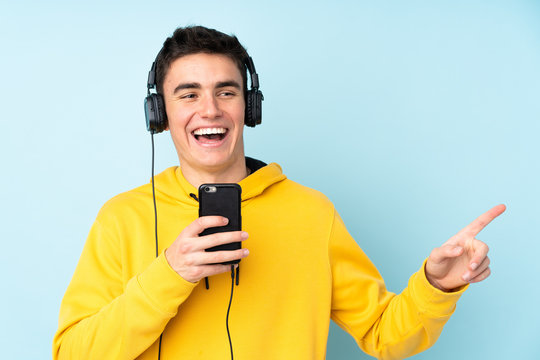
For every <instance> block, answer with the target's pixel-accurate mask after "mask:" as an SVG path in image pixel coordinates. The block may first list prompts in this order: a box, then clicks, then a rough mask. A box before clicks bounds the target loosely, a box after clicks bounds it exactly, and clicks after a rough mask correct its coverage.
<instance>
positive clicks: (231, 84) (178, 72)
mask: <svg viewBox="0 0 540 360" xmlns="http://www.w3.org/2000/svg"><path fill="white" fill-rule="evenodd" d="M163 97H164V100H165V108H166V111H167V118H168V127H169V130H170V132H171V137H172V140H173V142H174V146H175V148H176V152H177V153H178V158H179V159H180V164H181V166H182V172H183V173H184V176H185V177H186V179H187V180H188V181H190V179H189V178H188V177H189V176H193V175H195V176H197V175H198V178H202V177H205V176H204V175H205V174H206V175H208V174H214V175H216V176H218V177H219V178H220V179H221V181H224V182H225V181H227V182H231V181H239V180H241V179H242V178H243V177H245V171H246V169H245V158H244V141H243V128H244V112H245V101H244V94H243V88H242V75H241V74H240V71H239V70H238V67H237V66H236V65H235V63H234V62H233V61H232V60H231V59H230V58H229V57H227V56H225V55H219V54H206V53H197V54H191V55H186V56H183V57H180V58H178V59H176V60H175V61H173V62H172V63H171V65H170V67H169V69H168V72H167V75H166V76H165V79H164V82H163ZM236 172H241V175H238V176H240V178H239V179H237V180H231V176H232V177H233V178H234V177H235V176H234V174H233V173H236ZM223 175H226V176H223ZM238 176H236V177H238ZM206 178H207V176H206ZM190 182H192V181H190ZM195 182H197V181H195ZM192 183H193V182H192Z"/></svg>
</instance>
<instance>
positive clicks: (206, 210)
mask: <svg viewBox="0 0 540 360" xmlns="http://www.w3.org/2000/svg"><path fill="white" fill-rule="evenodd" d="M241 193H242V188H241V187H240V185H238V184H202V185H201V186H200V187H199V217H203V216H211V215H219V216H223V217H225V218H227V219H228V220H229V221H228V223H227V224H226V225H222V226H217V227H212V228H208V229H206V230H204V231H203V232H202V233H201V234H200V236H206V235H210V234H216V233H227V232H231V231H241V230H242V215H241V209H240V206H241ZM241 248H242V244H241V243H240V242H231V243H225V244H222V245H218V246H214V247H211V248H208V249H206V251H210V252H212V251H230V250H238V249H241ZM239 262H240V259H238V260H233V261H226V262H222V263H221V264H224V265H226V264H238V263H239Z"/></svg>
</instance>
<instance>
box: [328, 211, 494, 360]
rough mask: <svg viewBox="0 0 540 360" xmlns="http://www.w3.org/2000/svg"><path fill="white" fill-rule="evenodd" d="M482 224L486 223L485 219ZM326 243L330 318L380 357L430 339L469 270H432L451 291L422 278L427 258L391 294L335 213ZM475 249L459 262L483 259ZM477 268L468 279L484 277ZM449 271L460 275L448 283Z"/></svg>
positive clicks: (408, 352) (397, 355)
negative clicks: (405, 283) (398, 290)
mask: <svg viewBox="0 0 540 360" xmlns="http://www.w3.org/2000/svg"><path fill="white" fill-rule="evenodd" d="M492 210H493V209H492ZM503 210H504V209H503ZM501 212H502V211H501ZM495 213H496V212H495ZM495 213H493V214H495ZM483 223H484V226H485V224H486V223H485V221H484V222H483ZM460 233H461V232H460ZM477 245H478V244H477ZM329 246H330V247H329V251H330V260H331V267H332V274H333V296H332V319H333V320H334V321H335V322H336V323H337V324H338V325H340V326H341V327H342V328H344V329H345V330H346V331H347V332H349V333H350V334H351V335H352V336H353V337H354V338H355V340H356V341H357V343H358V345H359V346H360V347H361V348H362V350H364V351H365V352H366V353H368V354H370V355H372V356H375V357H377V358H380V359H401V358H404V357H408V356H412V355H414V354H416V353H418V352H421V351H423V350H425V349H427V348H429V347H430V346H431V345H433V344H434V343H435V341H436V340H437V338H438V337H439V335H440V333H441V331H442V328H443V326H444V324H445V323H446V321H448V319H449V318H450V316H451V315H452V313H453V311H454V309H455V304H456V302H457V300H458V299H459V297H460V296H461V294H462V293H463V292H464V291H465V289H466V286H462V285H466V284H467V281H464V280H463V278H462V276H463V275H465V273H467V271H469V270H470V269H469V270H467V269H463V268H456V267H455V266H451V267H444V271H442V272H439V273H437V274H438V276H439V277H438V278H437V279H438V280H442V279H444V280H442V283H443V284H445V285H446V286H449V284H452V285H457V286H452V287H449V288H448V289H452V290H455V291H452V292H445V291H442V290H441V289H440V288H436V287H434V286H433V285H431V283H430V281H428V278H427V277H426V273H427V268H428V264H429V263H430V262H431V261H432V259H430V260H428V261H426V262H425V263H424V265H423V266H422V268H421V269H420V270H419V271H418V272H417V273H415V274H413V276H411V278H410V280H409V284H408V287H407V288H406V289H405V290H403V292H402V293H401V294H399V295H397V296H396V295H394V294H393V293H390V292H388V291H387V290H386V287H385V285H384V281H383V280H382V278H381V276H380V274H379V272H378V271H377V269H376V268H375V266H374V265H373V264H372V263H371V261H370V260H369V259H368V257H367V256H366V255H365V254H364V253H363V251H362V250H361V249H360V248H359V247H358V245H357V244H356V243H355V242H354V240H353V239H352V238H351V236H350V235H349V233H348V232H347V230H346V229H345V226H344V225H343V222H342V220H341V219H340V218H339V216H338V215H337V214H336V218H335V220H334V225H333V228H332V233H331V239H330V244H329ZM480 248H481V247H480V246H477V249H478V250H479V251H477V252H473V255H472V258H469V259H468V260H467V261H465V262H463V261H462V260H460V261H459V263H460V264H461V263H462V262H463V263H465V264H466V266H467V265H468V264H470V263H472V262H473V261H472V260H471V259H474V261H477V262H478V261H480V263H482V262H483V261H484V260H482V259H483V258H485V253H484V252H485V251H484V250H480ZM461 253H463V251H461ZM461 253H460V254H461ZM454 257H455V256H454ZM482 267H483V265H482V266H477V267H476V269H477V273H473V274H472V276H473V277H471V278H470V280H481V278H477V277H474V275H475V274H476V276H484V275H485V273H484V272H485V271H486V270H485V268H484V270H481V268H482ZM449 269H452V270H451V271H450V270H449ZM478 271H480V273H478ZM450 273H451V274H459V278H460V280H459V281H458V282H454V283H451V282H449V279H452V281H455V276H452V277H450V278H449V277H448V274H450ZM440 274H443V275H442V276H441V275H440ZM481 274H484V275H481ZM469 275H471V274H469ZM469 282H472V281H469ZM457 287H459V288H457ZM456 288H457V289H456Z"/></svg>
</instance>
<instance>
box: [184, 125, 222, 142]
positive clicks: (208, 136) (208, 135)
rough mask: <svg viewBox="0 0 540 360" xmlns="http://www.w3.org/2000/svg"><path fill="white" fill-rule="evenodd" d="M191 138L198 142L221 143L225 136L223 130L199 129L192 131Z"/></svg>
mask: <svg viewBox="0 0 540 360" xmlns="http://www.w3.org/2000/svg"><path fill="white" fill-rule="evenodd" d="M192 134H193V136H194V137H195V139H196V140H197V141H200V142H204V143H206V142H214V141H221V140H223V138H224V137H225V136H226V135H227V129H225V128H199V129H197V130H195V131H193V133H192Z"/></svg>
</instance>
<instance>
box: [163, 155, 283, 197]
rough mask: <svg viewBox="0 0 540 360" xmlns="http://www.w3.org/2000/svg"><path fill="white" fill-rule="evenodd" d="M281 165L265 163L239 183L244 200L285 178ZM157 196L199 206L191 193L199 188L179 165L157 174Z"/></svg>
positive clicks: (196, 191)
mask: <svg viewBox="0 0 540 360" xmlns="http://www.w3.org/2000/svg"><path fill="white" fill-rule="evenodd" d="M286 178H287V177H286V176H285V175H284V174H283V172H282V170H281V166H279V165H278V164H276V163H271V164H268V165H265V166H263V167H261V168H259V169H258V170H256V171H254V172H253V173H251V174H250V175H249V176H248V177H246V178H244V179H243V180H242V181H240V182H239V183H238V185H240V187H242V202H244V201H246V200H249V199H251V198H254V197H256V196H258V195H260V194H262V193H263V192H264V191H265V190H266V189H267V188H269V187H270V186H272V185H274V184H275V183H278V182H280V181H282V180H285V179H286ZM155 185H156V196H159V197H165V198H168V199H169V200H170V201H172V202H180V203H183V204H186V205H191V206H194V207H199V203H198V202H197V200H195V199H194V198H193V197H192V196H191V195H190V194H195V195H198V192H199V191H198V189H196V188H195V187H194V186H193V185H191V184H190V183H189V182H188V181H187V180H186V178H185V177H184V175H183V174H182V169H181V168H180V167H179V166H173V167H170V168H168V169H166V170H165V171H163V172H162V173H160V174H158V175H157V176H155Z"/></svg>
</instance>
